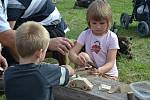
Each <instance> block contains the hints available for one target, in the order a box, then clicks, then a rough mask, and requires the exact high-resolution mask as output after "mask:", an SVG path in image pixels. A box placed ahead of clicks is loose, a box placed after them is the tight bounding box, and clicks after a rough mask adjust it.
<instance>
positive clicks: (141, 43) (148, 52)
mask: <svg viewBox="0 0 150 100" xmlns="http://www.w3.org/2000/svg"><path fill="white" fill-rule="evenodd" d="M74 1H75V0H62V2H60V3H58V4H56V6H57V7H58V9H59V11H60V12H61V14H62V16H63V18H64V20H65V21H66V22H67V24H68V26H69V28H70V32H68V33H67V37H68V38H70V39H76V38H77V36H78V35H79V34H80V32H81V31H83V30H84V29H85V28H86V27H87V25H86V20H85V13H86V9H73V5H74ZM109 2H110V4H111V5H112V10H113V20H114V21H115V22H116V25H117V28H118V36H127V37H132V44H133V47H132V53H133V55H134V58H133V59H132V60H128V59H126V58H123V57H122V58H120V59H118V60H117V65H118V69H119V80H120V81H121V82H125V83H131V82H136V81H143V80H150V36H149V37H144V38H143V37H140V36H139V35H138V34H137V33H136V27H137V24H138V22H133V23H132V24H130V26H129V28H128V30H125V29H122V28H121V27H120V23H119V20H120V15H121V13H123V12H127V13H128V14H132V9H133V8H132V0H109ZM0 100H5V97H4V96H1V97H0Z"/></svg>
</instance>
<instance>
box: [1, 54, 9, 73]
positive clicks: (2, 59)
mask: <svg viewBox="0 0 150 100" xmlns="http://www.w3.org/2000/svg"><path fill="white" fill-rule="evenodd" d="M7 67H8V64H7V61H6V59H5V58H4V57H3V56H2V55H1V53H0V70H1V71H3V70H4V69H6V68H7Z"/></svg>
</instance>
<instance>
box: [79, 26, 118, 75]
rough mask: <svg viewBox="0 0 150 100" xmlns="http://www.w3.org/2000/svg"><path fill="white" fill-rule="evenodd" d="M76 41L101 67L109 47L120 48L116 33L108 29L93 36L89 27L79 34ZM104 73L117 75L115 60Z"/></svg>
mask: <svg viewBox="0 0 150 100" xmlns="http://www.w3.org/2000/svg"><path fill="white" fill-rule="evenodd" d="M77 42H78V43H79V44H81V45H85V51H86V53H88V54H89V56H90V57H91V59H92V60H93V61H94V62H95V63H96V65H97V67H101V66H103V65H104V64H105V63H106V58H107V53H108V50H109V49H120V48H119V43H118V37H117V35H116V34H115V33H113V32H112V31H110V30H109V31H108V32H107V33H106V34H105V35H103V36H95V35H94V34H93V33H92V30H91V29H88V30H85V31H83V32H82V33H81V34H80V35H79V37H78V39H77ZM105 74H108V75H110V76H118V70H117V66H116V61H115V63H114V65H113V67H112V69H111V70H110V71H108V72H107V73H105Z"/></svg>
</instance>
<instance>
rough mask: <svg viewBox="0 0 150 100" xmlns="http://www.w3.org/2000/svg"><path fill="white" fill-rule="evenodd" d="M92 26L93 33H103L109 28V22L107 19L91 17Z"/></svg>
mask: <svg viewBox="0 0 150 100" xmlns="http://www.w3.org/2000/svg"><path fill="white" fill-rule="evenodd" d="M90 28H91V30H92V32H93V34H95V35H103V34H105V33H106V32H107V30H108V22H107V20H105V19H103V20H100V21H96V20H93V19H91V20H90Z"/></svg>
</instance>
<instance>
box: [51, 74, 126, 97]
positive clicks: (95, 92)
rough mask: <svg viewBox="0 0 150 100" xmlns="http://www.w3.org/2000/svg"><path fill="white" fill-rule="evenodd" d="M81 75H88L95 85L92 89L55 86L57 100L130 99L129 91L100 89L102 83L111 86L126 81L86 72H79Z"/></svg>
mask: <svg viewBox="0 0 150 100" xmlns="http://www.w3.org/2000/svg"><path fill="white" fill-rule="evenodd" d="M78 74H80V76H83V77H86V78H87V79H88V80H89V81H90V82H92V84H93V85H94V87H93V89H92V90H90V91H83V90H80V89H75V88H74V89H73V88H69V87H61V86H58V87H55V88H54V97H55V100H128V97H127V93H120V92H118V93H112V94H109V93H108V91H106V90H105V91H102V90H99V88H98V87H99V86H100V85H101V84H106V85H110V86H121V85H124V83H120V82H118V81H113V80H108V79H104V78H100V77H99V76H93V75H87V74H85V73H82V72H81V73H78Z"/></svg>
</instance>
